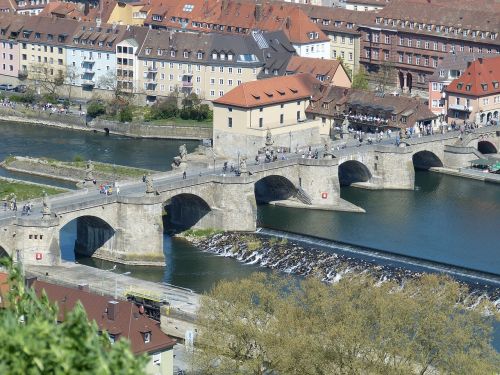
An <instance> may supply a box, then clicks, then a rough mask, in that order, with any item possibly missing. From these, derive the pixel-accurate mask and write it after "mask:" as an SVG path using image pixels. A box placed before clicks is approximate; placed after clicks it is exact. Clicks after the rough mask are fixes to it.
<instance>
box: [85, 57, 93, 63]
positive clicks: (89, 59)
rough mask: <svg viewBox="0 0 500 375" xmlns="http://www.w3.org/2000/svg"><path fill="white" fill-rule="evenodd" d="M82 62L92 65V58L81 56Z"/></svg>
mask: <svg viewBox="0 0 500 375" xmlns="http://www.w3.org/2000/svg"><path fill="white" fill-rule="evenodd" d="M83 61H85V62H87V63H90V64H93V63H94V56H83Z"/></svg>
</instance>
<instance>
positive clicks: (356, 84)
mask: <svg viewBox="0 0 500 375" xmlns="http://www.w3.org/2000/svg"><path fill="white" fill-rule="evenodd" d="M352 88H353V89H360V90H368V77H367V76H366V71H365V68H364V67H363V66H360V67H359V70H358V72H357V73H355V74H354V76H353V78H352Z"/></svg>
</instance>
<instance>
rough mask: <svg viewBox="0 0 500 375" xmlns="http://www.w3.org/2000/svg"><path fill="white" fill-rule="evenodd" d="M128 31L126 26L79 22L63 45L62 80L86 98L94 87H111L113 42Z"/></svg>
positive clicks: (114, 46) (114, 74)
mask: <svg viewBox="0 0 500 375" xmlns="http://www.w3.org/2000/svg"><path fill="white" fill-rule="evenodd" d="M129 30H130V28H128V29H127V27H126V26H117V25H110V24H101V23H91V22H84V23H81V24H80V25H79V26H78V28H77V29H76V30H75V33H74V34H73V35H72V36H71V40H69V42H70V44H68V45H67V48H66V56H67V58H66V59H67V73H68V74H67V78H66V82H67V83H68V84H71V85H73V86H77V87H80V88H81V91H80V93H79V96H84V97H85V96H86V97H90V96H91V95H92V92H93V91H94V89H108V90H109V89H112V87H110V86H112V84H114V82H115V79H116V77H115V76H116V61H117V59H116V45H117V44H118V43H119V42H120V41H122V40H123V39H124V38H125V35H126V33H127V32H128V31H129Z"/></svg>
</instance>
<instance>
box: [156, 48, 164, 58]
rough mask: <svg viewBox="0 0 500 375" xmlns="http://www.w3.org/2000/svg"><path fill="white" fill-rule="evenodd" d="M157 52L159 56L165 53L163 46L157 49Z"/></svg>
mask: <svg viewBox="0 0 500 375" xmlns="http://www.w3.org/2000/svg"><path fill="white" fill-rule="evenodd" d="M156 54H157V55H158V56H161V55H163V50H162V49H161V48H158V50H157V51H156Z"/></svg>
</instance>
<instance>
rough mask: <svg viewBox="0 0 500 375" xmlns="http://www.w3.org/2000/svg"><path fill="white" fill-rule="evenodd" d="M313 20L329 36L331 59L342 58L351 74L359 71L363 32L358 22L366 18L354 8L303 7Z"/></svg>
mask: <svg viewBox="0 0 500 375" xmlns="http://www.w3.org/2000/svg"><path fill="white" fill-rule="evenodd" d="M302 9H303V10H304V12H306V13H307V15H308V16H309V18H310V19H311V21H312V22H313V23H315V24H317V25H318V27H319V28H321V30H322V31H323V32H324V33H325V34H326V35H327V36H328V38H329V40H330V56H329V58H330V59H338V60H341V61H342V63H343V64H344V66H345V67H346V68H347V69H348V72H349V75H351V77H352V74H354V73H357V72H358V71H359V57H360V51H361V49H360V48H361V47H360V46H361V43H360V38H361V33H360V32H359V31H358V28H357V24H358V23H359V22H361V20H363V19H364V18H366V17H365V16H364V15H363V14H360V13H358V12H355V11H352V10H346V9H341V8H333V9H332V8H328V7H311V6H309V7H302Z"/></svg>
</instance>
